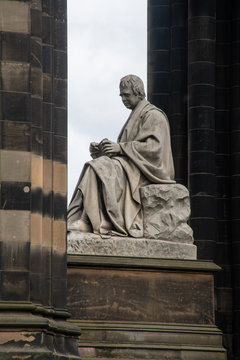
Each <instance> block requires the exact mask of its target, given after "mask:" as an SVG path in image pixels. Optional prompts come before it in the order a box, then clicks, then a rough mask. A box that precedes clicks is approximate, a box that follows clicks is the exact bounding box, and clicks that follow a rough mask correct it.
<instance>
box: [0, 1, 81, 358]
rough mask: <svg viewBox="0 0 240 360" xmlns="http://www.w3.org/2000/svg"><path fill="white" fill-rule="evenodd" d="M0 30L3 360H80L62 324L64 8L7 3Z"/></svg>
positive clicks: (72, 333) (1, 9)
mask: <svg viewBox="0 0 240 360" xmlns="http://www.w3.org/2000/svg"><path fill="white" fill-rule="evenodd" d="M0 31H1V44H2V45H1V54H0V61H1V84H0V88H1V92H0V100H1V106H0V126H1V138H0V148H1V157H0V180H1V196H0V310H1V322H0V339H1V340H0V344H1V346H0V359H13V358H16V356H17V357H18V358H22V357H24V356H25V357H24V358H26V356H27V358H31V359H35V358H36V359H50V358H51V359H52V358H53V356H55V357H58V356H60V354H61V358H63V359H75V358H76V359H77V358H78V355H77V354H78V353H77V335H78V331H76V328H74V327H72V326H70V325H69V324H68V323H67V322H66V318H67V317H69V313H68V312H67V311H66V225H65V218H66V161H67V158H66V144H67V138H66V126H67V116H66V87H67V69H66V64H67V61H66V56H67V52H66V51H67V48H66V45H67V44H66V1H64V0H63V1H60V0H59V1H58V0H55V1H47V0H42V1H41V0H32V1H30V0H28V1H7V0H3V1H1V6H0ZM33 329H34V330H33ZM66 354H68V355H66Z"/></svg>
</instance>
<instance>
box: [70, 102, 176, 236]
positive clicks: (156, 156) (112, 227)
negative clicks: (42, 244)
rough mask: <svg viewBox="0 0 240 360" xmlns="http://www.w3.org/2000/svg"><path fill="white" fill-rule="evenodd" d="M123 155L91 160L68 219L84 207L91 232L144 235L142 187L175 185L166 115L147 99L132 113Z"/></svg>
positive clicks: (124, 133)
mask: <svg viewBox="0 0 240 360" xmlns="http://www.w3.org/2000/svg"><path fill="white" fill-rule="evenodd" d="M118 143H119V145H120V147H121V154H120V155H118V156H114V157H111V158H109V157H107V156H101V157H98V158H96V159H94V160H91V161H89V162H87V163H86V164H85V166H84V168H83V171H82V173H81V175H80V178H79V181H78V184H77V187H76V189H75V192H74V194H73V197H72V200H71V203H70V205H69V209H68V222H69V223H71V222H73V221H76V220H78V219H80V216H81V213H82V211H83V209H84V210H85V212H86V214H87V216H88V218H89V220H90V222H91V225H92V228H93V232H94V233H96V234H101V235H104V234H117V235H120V236H129V235H130V236H133V237H142V236H143V214H142V207H141V199H140V193H139V189H140V187H141V186H144V185H147V184H152V183H154V184H163V183H168V184H169V183H174V182H175V181H174V180H173V179H174V166H173V159H172V151H171V144H170V132H169V124H168V120H167V117H166V115H165V114H164V113H163V112H162V111H161V110H160V109H158V108H156V107H155V106H153V105H151V104H150V103H149V102H148V101H146V100H145V99H144V100H142V101H140V102H139V103H138V105H137V106H136V108H135V109H134V110H133V111H132V112H131V114H130V116H129V118H128V120H127V122H126V123H125V125H124V127H123V128H122V130H121V132H120V135H119V137H118Z"/></svg>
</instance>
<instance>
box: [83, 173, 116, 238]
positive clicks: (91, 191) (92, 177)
mask: <svg viewBox="0 0 240 360" xmlns="http://www.w3.org/2000/svg"><path fill="white" fill-rule="evenodd" d="M79 189H80V190H81V192H82V194H83V209H84V213H85V214H86V215H84V216H87V218H88V219H89V220H90V223H91V226H92V229H91V232H92V231H93V232H94V233H96V234H107V233H108V232H109V231H110V230H111V229H112V224H111V222H110V221H109V219H108V216H107V213H106V211H105V205H104V201H103V197H102V184H101V181H100V180H99V178H98V176H97V174H96V173H95V171H94V170H93V169H92V167H91V166H89V167H88V168H87V169H86V171H85V174H84V176H83V177H82V180H81V182H80V184H79ZM81 226H82V229H81V230H80V231H84V232H86V230H84V229H85V228H86V226H85V225H84V224H83V223H82V225H81Z"/></svg>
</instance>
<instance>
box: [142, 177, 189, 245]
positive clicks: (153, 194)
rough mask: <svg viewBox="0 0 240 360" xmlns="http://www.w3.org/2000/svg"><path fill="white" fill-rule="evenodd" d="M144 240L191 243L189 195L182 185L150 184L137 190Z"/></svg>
mask: <svg viewBox="0 0 240 360" xmlns="http://www.w3.org/2000/svg"><path fill="white" fill-rule="evenodd" d="M140 194H141V199H142V205H143V228H144V235H143V236H144V238H147V239H159V240H166V241H172V242H175V243H188V244H192V243H193V232H192V229H191V228H190V226H188V224H187V221H188V219H189V216H190V201H189V192H188V190H187V189H186V188H185V187H184V186H183V185H181V184H152V185H147V186H144V187H142V188H141V189H140Z"/></svg>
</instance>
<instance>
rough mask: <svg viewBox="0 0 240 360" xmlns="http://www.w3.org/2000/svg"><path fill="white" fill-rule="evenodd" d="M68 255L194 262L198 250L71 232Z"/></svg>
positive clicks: (159, 242) (173, 244)
mask: <svg viewBox="0 0 240 360" xmlns="http://www.w3.org/2000/svg"><path fill="white" fill-rule="evenodd" d="M68 254H71V255H74V254H75V255H108V256H133V257H146V258H165V259H189V260H193V259H196V257H197V250H196V246H195V245H193V244H189V243H184V242H182V243H175V242H171V241H162V240H155V239H144V238H139V239H137V238H132V237H119V236H112V237H111V238H108V239H102V238H101V237H100V236H98V235H95V234H92V233H80V232H79V231H71V232H70V233H69V234H68Z"/></svg>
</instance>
